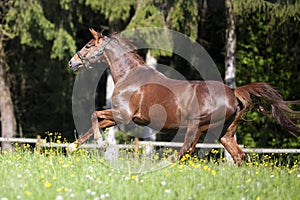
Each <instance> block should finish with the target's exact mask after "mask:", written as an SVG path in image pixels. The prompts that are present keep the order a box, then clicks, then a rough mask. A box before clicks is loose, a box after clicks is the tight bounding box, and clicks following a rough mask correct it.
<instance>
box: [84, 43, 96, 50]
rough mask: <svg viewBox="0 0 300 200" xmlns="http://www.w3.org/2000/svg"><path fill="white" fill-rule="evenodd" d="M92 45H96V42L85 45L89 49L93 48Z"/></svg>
mask: <svg viewBox="0 0 300 200" xmlns="http://www.w3.org/2000/svg"><path fill="white" fill-rule="evenodd" d="M92 46H95V44H93V43H92V44H87V45H86V46H85V48H87V49H89V48H91V47H92Z"/></svg>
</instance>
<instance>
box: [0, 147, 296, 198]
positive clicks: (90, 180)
mask: <svg viewBox="0 0 300 200" xmlns="http://www.w3.org/2000/svg"><path fill="white" fill-rule="evenodd" d="M185 159H186V160H185V161H182V162H176V163H173V164H170V165H167V166H165V167H164V168H162V169H160V170H155V171H153V172H149V173H144V174H134V173H129V171H126V170H121V171H120V170H118V169H117V168H116V166H115V167H114V168H111V167H109V166H108V165H109V164H110V163H109V162H107V161H105V160H103V158H102V157H100V156H98V155H97V153H95V152H88V151H84V150H80V151H79V152H77V153H73V154H70V155H62V154H61V153H59V152H56V151H54V150H52V149H50V150H47V151H46V152H44V153H43V154H36V153H32V152H30V151H26V150H17V151H16V152H13V153H6V154H3V155H0V177H1V178H0V183H1V184H0V199H2V200H4V199H8V200H11V199H26V200H27V199H35V200H36V199H42V200H47V199H50V200H52V199H53V200H55V199H118V200H119V199H210V200H211V199H238V200H242V199H249V200H250V199H251V200H252V199H255V200H258V199H261V200H263V199H284V200H288V199H291V200H292V199H293V200H294V199H299V197H300V193H299V188H300V167H299V162H295V163H293V164H291V166H289V167H286V166H283V165H280V166H278V165H277V166H276V162H275V163H274V162H273V161H272V159H270V158H268V159H267V160H268V161H270V162H266V159H265V161H259V160H258V159H257V160H255V161H253V162H250V163H247V164H244V165H243V166H241V167H237V166H235V165H233V164H228V163H224V162H214V161H210V162H208V161H207V160H203V159H200V160H199V159H195V158H187V157H186V158H185ZM133 162H136V161H133ZM131 164H132V163H131ZM154 164H155V163H154ZM132 165H134V164H132ZM130 166H131V165H130V164H129V165H128V168H130Z"/></svg>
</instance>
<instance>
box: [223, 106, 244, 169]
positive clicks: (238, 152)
mask: <svg viewBox="0 0 300 200" xmlns="http://www.w3.org/2000/svg"><path fill="white" fill-rule="evenodd" d="M241 114H242V112H241V111H238V112H237V114H236V116H235V118H234V120H233V121H232V123H231V124H230V125H229V126H228V128H227V129H226V130H225V134H224V135H223V136H222V137H221V138H220V139H219V140H220V142H221V143H222V144H223V146H224V147H225V149H226V150H227V151H228V152H229V154H230V155H231V157H232V158H233V160H234V162H235V163H236V164H237V165H241V161H242V160H244V159H245V157H246V155H245V153H244V152H243V151H242V149H241V148H240V147H239V146H238V144H237V142H236V140H235V139H234V134H235V132H236V129H237V127H238V125H239V123H240V120H241Z"/></svg>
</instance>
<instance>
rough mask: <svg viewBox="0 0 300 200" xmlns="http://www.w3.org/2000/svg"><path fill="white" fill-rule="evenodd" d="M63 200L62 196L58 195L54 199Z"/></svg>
mask: <svg viewBox="0 0 300 200" xmlns="http://www.w3.org/2000/svg"><path fill="white" fill-rule="evenodd" d="M63 199H64V198H63V197H62V196H60V195H58V196H57V197H56V200H63Z"/></svg>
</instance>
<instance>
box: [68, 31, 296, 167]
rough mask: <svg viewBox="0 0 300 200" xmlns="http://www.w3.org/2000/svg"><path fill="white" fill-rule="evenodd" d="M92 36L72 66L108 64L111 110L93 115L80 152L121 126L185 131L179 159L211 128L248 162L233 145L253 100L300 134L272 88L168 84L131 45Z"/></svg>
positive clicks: (113, 38) (257, 84)
mask: <svg viewBox="0 0 300 200" xmlns="http://www.w3.org/2000/svg"><path fill="white" fill-rule="evenodd" d="M90 32H91V34H92V36H93V39H91V40H90V41H89V42H88V43H87V44H86V45H85V46H84V47H83V48H82V49H81V50H80V51H78V52H77V53H76V54H75V55H74V56H73V57H72V59H71V60H70V62H69V66H70V67H71V69H72V70H74V71H76V70H79V69H80V68H85V67H88V66H90V65H92V64H94V63H97V62H106V63H107V64H108V65H109V67H110V71H111V73H112V77H113V80H114V83H115V89H114V92H113V96H112V102H113V108H112V109H109V110H102V111H95V112H94V113H93V114H92V118H91V119H92V127H91V128H90V129H89V130H88V131H87V132H86V133H85V134H84V135H83V136H82V137H80V138H79V139H77V140H76V141H75V142H74V143H72V145H71V147H73V148H76V147H78V146H79V145H80V144H82V143H83V142H85V141H86V140H87V139H88V138H89V137H90V136H92V135H94V137H95V138H97V137H99V136H100V130H99V128H100V129H105V128H107V127H111V126H115V125H116V124H117V123H123V124H128V123H130V122H131V121H133V122H134V123H136V124H138V125H143V126H149V127H151V128H153V129H158V130H160V131H162V132H167V133H177V131H178V130H185V131H186V132H185V138H184V143H183V146H182V147H181V149H180V151H179V153H178V156H179V158H181V157H182V156H183V155H184V154H186V153H192V152H193V151H194V150H195V146H196V144H197V143H198V141H199V138H200V137H201V135H202V134H203V133H204V132H206V131H207V130H208V129H210V128H215V127H220V126H221V127H222V132H221V134H220V137H219V141H220V142H221V143H222V144H223V145H224V147H225V149H226V150H227V151H228V152H229V153H230V154H231V156H232V158H233V160H234V161H235V163H237V164H238V165H239V164H240V163H241V160H243V159H244V158H245V154H244V152H243V151H242V150H241V148H240V147H239V146H238V144H237V142H236V141H235V139H234V134H235V132H236V129H237V127H238V124H239V122H240V121H241V120H242V114H243V113H244V112H245V111H247V110H249V109H251V108H252V107H253V105H254V103H256V102H254V99H255V98H258V99H263V100H265V101H267V102H268V103H270V105H271V107H272V114H273V116H274V118H275V120H276V122H277V123H278V124H279V125H281V126H282V127H283V128H284V129H286V130H287V131H288V132H290V133H293V134H297V133H299V132H300V128H299V127H298V126H297V124H296V123H295V122H294V121H293V118H292V117H291V116H290V115H289V114H292V115H299V113H298V112H295V111H293V110H291V109H290V108H288V106H287V103H288V102H287V101H284V100H283V98H282V96H281V95H280V94H279V93H278V91H276V90H275V89H274V88H273V87H271V86H270V85H269V84H267V83H264V82H255V83H250V84H248V85H244V86H241V87H238V88H236V89H234V90H233V89H230V88H229V87H228V86H226V85H224V84H223V83H222V82H217V81H182V80H175V79H170V78H168V77H166V76H164V75H163V74H162V73H160V72H158V71H157V70H155V69H153V68H150V67H148V66H147V65H146V64H145V62H144V60H143V59H142V58H141V57H140V56H139V55H138V54H137V53H136V52H135V51H134V50H135V49H134V47H133V46H132V45H130V44H129V42H127V41H125V40H124V39H121V38H120V37H119V36H117V35H111V36H103V35H102V34H101V33H98V32H96V31H95V30H93V29H90Z"/></svg>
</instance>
